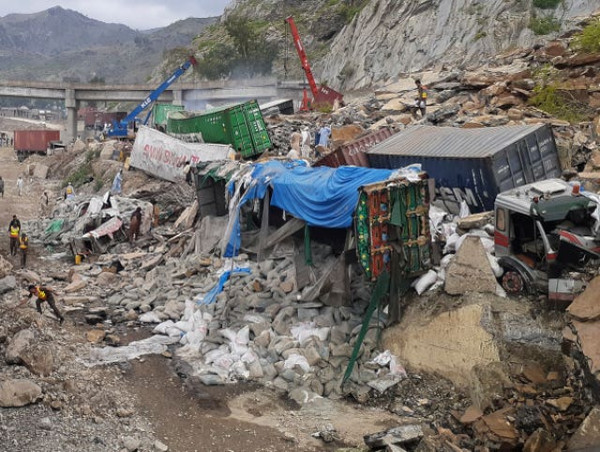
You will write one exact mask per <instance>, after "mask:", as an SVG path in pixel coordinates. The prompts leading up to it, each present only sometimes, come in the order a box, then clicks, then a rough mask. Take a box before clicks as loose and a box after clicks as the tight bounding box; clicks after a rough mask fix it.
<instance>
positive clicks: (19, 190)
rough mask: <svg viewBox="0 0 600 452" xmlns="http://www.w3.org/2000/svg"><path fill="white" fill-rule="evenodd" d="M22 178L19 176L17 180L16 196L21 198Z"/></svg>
mask: <svg viewBox="0 0 600 452" xmlns="http://www.w3.org/2000/svg"><path fill="white" fill-rule="evenodd" d="M23 183H24V182H23V178H22V177H21V176H19V177H18V178H17V194H18V195H19V196H21V194H22V193H23Z"/></svg>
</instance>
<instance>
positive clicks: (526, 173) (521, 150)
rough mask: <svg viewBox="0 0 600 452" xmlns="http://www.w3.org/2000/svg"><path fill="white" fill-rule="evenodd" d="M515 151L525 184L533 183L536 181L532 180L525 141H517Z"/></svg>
mask: <svg viewBox="0 0 600 452" xmlns="http://www.w3.org/2000/svg"><path fill="white" fill-rule="evenodd" d="M517 151H518V156H519V161H520V162H521V171H523V178H524V179H525V183H526V184H529V183H531V182H535V181H536V179H534V178H533V164H532V161H531V155H530V153H529V148H528V147H527V143H526V141H525V140H521V141H519V143H518V144H517Z"/></svg>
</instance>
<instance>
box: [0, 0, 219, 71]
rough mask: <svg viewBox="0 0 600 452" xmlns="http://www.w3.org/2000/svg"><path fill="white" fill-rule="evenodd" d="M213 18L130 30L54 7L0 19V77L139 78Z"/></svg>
mask: <svg viewBox="0 0 600 452" xmlns="http://www.w3.org/2000/svg"><path fill="white" fill-rule="evenodd" d="M216 19H217V18H214V17H213V18H203V19H197V18H189V19H185V20H181V21H178V22H175V23H174V24H171V25H169V26H167V27H164V28H157V29H153V30H149V31H146V32H144V31H137V30H133V29H131V28H129V27H127V26H125V25H120V24H108V23H104V22H101V21H98V20H95V19H90V18H88V17H86V16H84V15H83V14H80V13H78V12H76V11H72V10H68V9H63V8H61V7H54V8H50V9H48V10H45V11H42V12H39V13H35V14H10V15H7V16H5V17H1V18H0V78H2V79H6V80H39V81H79V82H88V81H90V80H93V79H96V80H104V81H106V82H107V83H143V82H145V81H146V80H147V79H148V78H149V77H150V75H151V73H152V71H153V69H154V68H155V67H157V66H158V65H160V63H161V61H162V60H163V58H164V52H165V51H169V50H172V49H174V48H177V47H186V46H189V44H190V42H192V40H193V39H194V37H195V36H197V35H198V34H199V33H201V31H202V30H203V29H204V28H205V27H206V26H207V25H210V24H211V23H213V22H215V21H216Z"/></svg>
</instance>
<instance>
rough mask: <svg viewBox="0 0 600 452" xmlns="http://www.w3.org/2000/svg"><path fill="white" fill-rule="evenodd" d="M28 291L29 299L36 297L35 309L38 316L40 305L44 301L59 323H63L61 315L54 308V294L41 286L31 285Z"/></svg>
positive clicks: (63, 319)
mask: <svg viewBox="0 0 600 452" xmlns="http://www.w3.org/2000/svg"><path fill="white" fill-rule="evenodd" d="M28 289H29V297H28V298H31V297H33V296H34V295H35V296H36V297H37V300H35V307H36V309H37V311H38V312H39V313H40V314H41V313H42V303H43V302H44V301H45V302H46V303H48V304H49V305H50V307H51V308H52V310H53V311H54V314H55V315H56V317H57V318H58V321H59V323H63V322H64V321H65V318H64V317H63V316H62V314H61V313H60V311H59V310H58V308H57V307H56V300H55V299H54V294H53V293H52V290H51V289H49V288H47V287H42V286H34V285H33V284H32V285H30V286H29V288H28Z"/></svg>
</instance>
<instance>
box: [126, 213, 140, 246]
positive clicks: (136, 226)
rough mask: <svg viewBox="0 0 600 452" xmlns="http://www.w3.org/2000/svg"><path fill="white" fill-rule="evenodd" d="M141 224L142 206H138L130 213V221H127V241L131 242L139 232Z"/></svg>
mask: <svg viewBox="0 0 600 452" xmlns="http://www.w3.org/2000/svg"><path fill="white" fill-rule="evenodd" d="M141 224H142V208H141V207H138V208H137V209H135V210H134V212H133V213H132V214H131V221H130V223H129V241H130V242H131V243H133V242H134V241H135V240H136V239H137V238H138V235H139V234H140V226H141Z"/></svg>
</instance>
